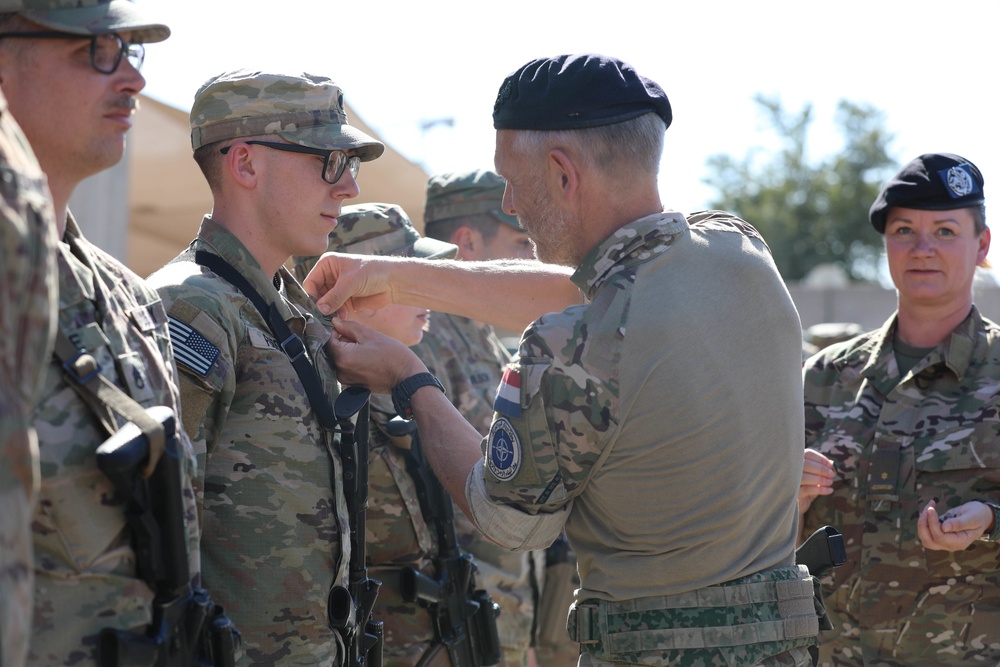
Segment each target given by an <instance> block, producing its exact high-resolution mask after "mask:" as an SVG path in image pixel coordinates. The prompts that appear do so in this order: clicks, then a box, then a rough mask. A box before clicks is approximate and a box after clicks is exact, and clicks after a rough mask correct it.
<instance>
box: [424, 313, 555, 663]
mask: <svg viewBox="0 0 1000 667" xmlns="http://www.w3.org/2000/svg"><path fill="white" fill-rule="evenodd" d="M413 351H414V352H416V353H417V356H418V357H420V360H421V361H423V362H424V364H425V365H426V366H427V369H428V370H429V371H430V372H431V373H433V374H434V375H436V376H437V377H438V378H439V379H440V380H441V384H442V385H443V386H444V388H445V393H446V395H447V396H448V398H450V399H451V402H452V404H453V405H454V406H455V407H456V408H457V409H458V411H459V412H461V413H462V416H463V417H465V419H466V421H468V422H469V423H470V424H472V425H473V426H474V427H475V428H476V429H477V430H478V431H479V432H480V433H482V434H483V435H486V434H487V433H488V432H489V430H490V423H491V422H492V421H493V399H494V398H495V396H496V391H497V386H498V385H499V384H500V378H501V376H502V375H503V369H504V366H506V365H507V364H508V363H509V362H510V360H511V359H510V354H509V353H508V352H507V350H506V348H504V346H503V343H501V342H500V339H499V338H497V336H496V334H495V333H494V332H493V327H491V326H489V325H487V324H482V323H480V322H476V321H475V320H470V319H468V318H466V317H460V316H458V315H449V314H447V313H433V314H431V321H430V328H429V330H428V331H427V332H426V333H425V334H424V338H423V340H421V341H420V343H419V344H418V345H415V346H414V347H413ZM455 524H456V529H457V531H458V537H459V541H460V544H461V546H462V549H463V550H465V551H467V552H469V553H471V554H472V555H473V556H475V558H476V565H477V567H478V572H477V573H476V580H477V582H478V585H479V586H480V587H482V588H485V589H486V590H488V591H489V592H490V595H492V596H493V599H494V601H496V602H497V603H498V604H499V605H500V609H501V612H500V616H499V617H497V628H498V631H499V633H500V643H501V645H502V646H503V647H504V660H505V661H506V662H505V664H510V665H520V664H522V660H521V659H520V658H521V656H520V655H519V654H520V653H524V652H525V651H527V650H528V647H529V645H530V643H531V628H532V623H533V622H534V612H535V596H536V594H537V593H536V590H535V586H533V585H532V568H531V559H532V558H533V555H534V552H526V553H515V552H513V551H508V550H507V549H503V548H501V547H500V546H498V545H496V544H494V543H493V542H490V541H489V540H488V539H486V538H485V537H484V536H483V534H482V533H480V532H479V530H478V529H477V528H476V527H475V526H474V525H473V524H472V522H471V521H469V519H468V517H466V516H465V514H464V513H463V512H461V511H457V512H455Z"/></svg>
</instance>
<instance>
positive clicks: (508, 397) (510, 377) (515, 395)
mask: <svg viewBox="0 0 1000 667" xmlns="http://www.w3.org/2000/svg"><path fill="white" fill-rule="evenodd" d="M493 410H494V412H499V413H500V414H504V415H509V416H511V417H515V418H517V417H520V416H521V373H520V372H519V371H518V370H517V369H516V368H513V367H511V366H508V367H507V369H506V370H504V372H503V379H501V380H500V386H499V387H497V397H496V399H494V401H493Z"/></svg>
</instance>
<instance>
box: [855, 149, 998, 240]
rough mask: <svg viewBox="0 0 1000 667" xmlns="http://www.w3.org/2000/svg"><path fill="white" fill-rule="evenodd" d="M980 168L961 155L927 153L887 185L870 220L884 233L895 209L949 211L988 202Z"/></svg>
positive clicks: (916, 159) (879, 196) (875, 205)
mask: <svg viewBox="0 0 1000 667" xmlns="http://www.w3.org/2000/svg"><path fill="white" fill-rule="evenodd" d="M983 185H984V181H983V175H982V173H981V172H980V171H979V167H977V166H976V165H974V164H972V163H971V162H969V161H968V160H966V159H965V158H964V157H962V156H961V155H954V154H952V153H926V154H924V155H921V156H920V157H918V158H915V159H914V160H912V161H911V162H910V163H909V164H908V165H906V166H905V167H903V168H902V169H901V170H900V171H899V173H898V174H896V175H895V176H893V177H892V179H891V180H890V181H889V182H888V183H886V184H885V186H884V187H883V188H882V192H880V193H879V195H878V199H876V200H875V203H874V204H872V207H871V208H870V209H869V210H868V219H869V220H871V223H872V226H873V227H874V228H875V230H876V231H877V232H878V233H879V234H885V217H886V214H888V213H889V209H890V208H892V207H893V206H902V207H903V208H913V209H917V210H921V211H950V210H953V209H956V208H967V207H969V206H979V205H980V204H984V203H986V194H985V193H984V192H983Z"/></svg>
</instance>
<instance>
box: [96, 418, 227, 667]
mask: <svg viewBox="0 0 1000 667" xmlns="http://www.w3.org/2000/svg"><path fill="white" fill-rule="evenodd" d="M146 412H147V414H148V415H149V416H150V417H152V418H153V419H155V420H156V421H158V422H160V423H161V424H163V427H164V435H165V448H164V451H163V455H162V456H161V457H160V459H159V461H157V464H156V468H155V469H154V471H153V475H152V476H151V477H150V478H149V479H148V480H145V479H143V477H142V470H143V468H144V467H145V465H146V460H147V459H148V457H149V440H148V438H147V437H146V435H145V434H144V433H143V432H142V431H141V430H140V429H139V427H138V426H136V425H135V424H133V423H131V422H130V423H128V424H126V425H125V426H124V427H122V428H121V429H119V430H118V431H117V432H116V433H115V434H114V435H113V436H111V437H110V438H108V439H107V440H106V441H105V442H103V443H102V444H101V446H100V447H98V448H97V466H98V468H100V469H101V471H102V472H103V473H104V474H105V475H106V476H107V477H108V478H109V479H110V480H111V483H112V484H113V485H114V487H115V493H116V495H117V496H119V497H121V498H123V499H127V500H128V509H127V510H126V516H127V517H128V521H129V526H130V527H131V529H132V537H133V546H134V548H135V551H136V560H137V563H136V569H137V571H138V573H139V576H140V577H142V578H143V579H144V580H145V581H146V582H147V583H148V584H149V585H150V587H152V588H153V590H154V591H155V597H154V599H153V620H152V622H151V623H150V625H149V627H148V628H147V629H146V632H145V634H137V633H133V632H127V631H123V630H118V629H114V628H105V629H104V630H102V631H101V633H100V635H99V637H98V661H99V663H100V665H101V667H140V666H141V667H149V666H150V665H155V666H156V667H189V666H190V665H204V666H206V667H231V666H232V665H235V652H236V649H237V647H238V646H239V638H240V635H239V632H238V631H237V630H236V629H235V627H234V626H233V624H232V621H230V620H229V618H228V617H226V616H225V613H224V611H223V610H222V608H221V607H219V606H217V605H214V604H213V603H212V602H211V600H210V599H209V597H208V592H207V591H205V590H202V589H200V588H194V587H192V585H191V581H190V579H191V576H190V569H189V566H188V555H187V529H186V525H185V524H186V522H185V519H184V501H183V495H182V491H181V489H182V486H181V462H180V451H179V449H178V446H177V433H176V418H175V416H174V412H173V410H171V409H170V408H168V407H165V406H155V407H151V408H148V409H147V410H146ZM210 616H211V622H207V621H208V620H209V618H210Z"/></svg>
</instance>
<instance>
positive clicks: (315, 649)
mask: <svg viewBox="0 0 1000 667" xmlns="http://www.w3.org/2000/svg"><path fill="white" fill-rule="evenodd" d="M343 99H344V98H343V93H342V91H341V89H340V87H339V86H337V85H336V84H335V83H334V82H333V81H331V80H330V79H328V78H326V77H319V76H312V75H308V74H301V75H285V74H274V73H265V72H248V71H243V70H240V71H235V72H226V73H223V74H220V75H218V76H216V77H214V78H212V79H210V80H209V81H207V82H206V83H205V84H204V85H202V87H201V88H200V89H199V90H198V92H197V94H196V95H195V99H194V104H193V105H192V108H191V145H192V148H193V149H194V158H195V161H196V162H197V163H198V166H199V167H200V168H201V170H202V172H203V173H204V175H205V178H206V180H207V181H208V184H209V186H210V188H211V190H212V198H213V209H212V213H211V214H210V215H207V216H205V218H204V220H203V221H202V224H201V228H200V229H199V230H198V236H197V238H196V239H195V240H194V242H193V243H192V244H191V246H190V247H189V248H188V249H187V250H186V251H185V252H183V253H182V254H181V255H180V256H179V257H177V258H176V259H175V260H173V261H172V262H171V263H170V264H168V265H167V266H165V267H164V268H162V269H160V270H159V271H157V272H156V273H154V274H153V275H152V276H150V283H151V284H153V285H154V286H155V287H156V288H157V289H159V291H160V295H161V296H162V297H163V300H164V302H165V303H166V306H167V312H168V313H169V316H170V327H171V334H172V335H173V336H174V342H175V347H176V349H177V350H178V353H177V357H178V364H179V368H180V371H181V378H182V383H181V396H182V402H183V405H184V428H185V430H186V431H187V432H188V433H189V434H190V435H191V437H192V439H193V440H194V442H195V445H196V446H197V448H198V451H199V470H200V471H201V474H202V479H201V480H200V482H201V485H202V487H203V490H204V507H203V517H204V518H203V520H204V537H203V539H202V554H203V562H204V568H203V572H204V580H205V582H206V584H207V585H208V586H210V587H212V590H213V595H214V596H215V597H216V599H217V600H218V601H219V602H220V603H221V604H222V605H223V606H224V607H225V609H226V611H227V612H228V613H229V614H230V615H231V617H232V618H233V620H234V621H235V622H236V624H237V626H239V627H240V629H241V631H242V632H243V634H244V649H245V650H244V655H243V657H242V659H241V661H240V664H244V665H250V664H253V665H274V664H279V665H293V664H295V665H299V664H324V665H329V664H338V663H339V661H340V660H343V659H344V656H343V655H342V653H341V652H340V651H339V650H338V645H339V644H340V642H341V639H340V638H339V637H338V636H337V633H336V632H334V631H333V630H331V629H330V627H329V625H328V621H329V619H328V612H329V610H328V608H327V595H328V593H329V592H330V590H331V587H332V586H336V585H346V583H347V579H346V577H347V566H348V562H347V555H348V549H347V548H346V544H345V542H347V540H348V535H349V527H348V514H347V507H346V504H345V503H346V500H345V497H344V483H343V470H342V461H341V459H340V456H339V454H338V451H337V450H336V447H335V445H336V443H335V442H334V441H333V439H332V438H333V434H332V432H331V431H332V427H333V424H330V423H324V422H323V420H324V419H325V417H324V414H325V413H324V410H329V405H330V403H331V402H332V400H333V399H334V397H336V396H337V394H338V393H339V392H338V385H337V381H336V377H335V375H334V371H333V368H332V367H331V365H330V363H329V360H328V359H327V358H326V352H325V350H324V349H323V346H324V344H325V343H326V342H327V340H328V339H329V337H330V329H329V328H328V325H327V324H326V323H325V322H324V321H323V318H322V316H321V315H320V313H319V312H317V311H316V310H315V308H314V306H313V303H312V300H311V299H310V298H309V296H308V295H307V294H306V293H305V292H303V291H302V289H301V287H299V284H298V283H297V282H296V281H295V279H294V278H293V277H292V275H291V274H290V273H289V272H288V271H287V270H285V269H284V268H282V265H283V264H284V263H285V262H286V261H287V260H288V259H290V258H291V257H292V256H293V255H316V254H319V253H321V252H323V251H325V250H326V246H327V235H328V234H329V233H330V232H331V231H332V230H333V229H334V227H335V226H336V224H337V216H338V215H340V211H341V206H342V204H343V203H344V201H345V200H347V199H350V198H352V197H356V196H357V195H358V192H359V190H358V184H357V182H356V181H355V177H356V176H357V174H358V169H359V167H360V163H361V162H363V161H367V160H373V159H375V158H377V157H378V156H379V155H381V154H382V151H383V150H384V146H383V145H382V144H381V143H379V142H378V141H375V140H374V139H372V138H371V137H369V136H367V135H366V134H364V133H362V132H361V131H359V130H357V129H356V128H354V127H352V126H351V125H349V124H348V122H347V116H346V115H345V113H344V106H343V104H344V102H343ZM220 262H221V264H220ZM259 306H260V307H259ZM262 309H263V312H261V310H262ZM293 333H294V334H295V335H296V336H298V337H299V338H300V339H301V340H302V342H303V343H304V346H305V351H304V355H303V356H301V357H300V356H298V354H297V353H298V350H295V349H292V348H287V349H288V353H287V354H286V348H283V347H282V343H285V345H286V346H287V345H288V340H289V337H290V336H291V335H292V334H293ZM293 359H299V360H300V363H301V365H298V366H297V365H296V363H294V362H293ZM300 373H302V375H300Z"/></svg>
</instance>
